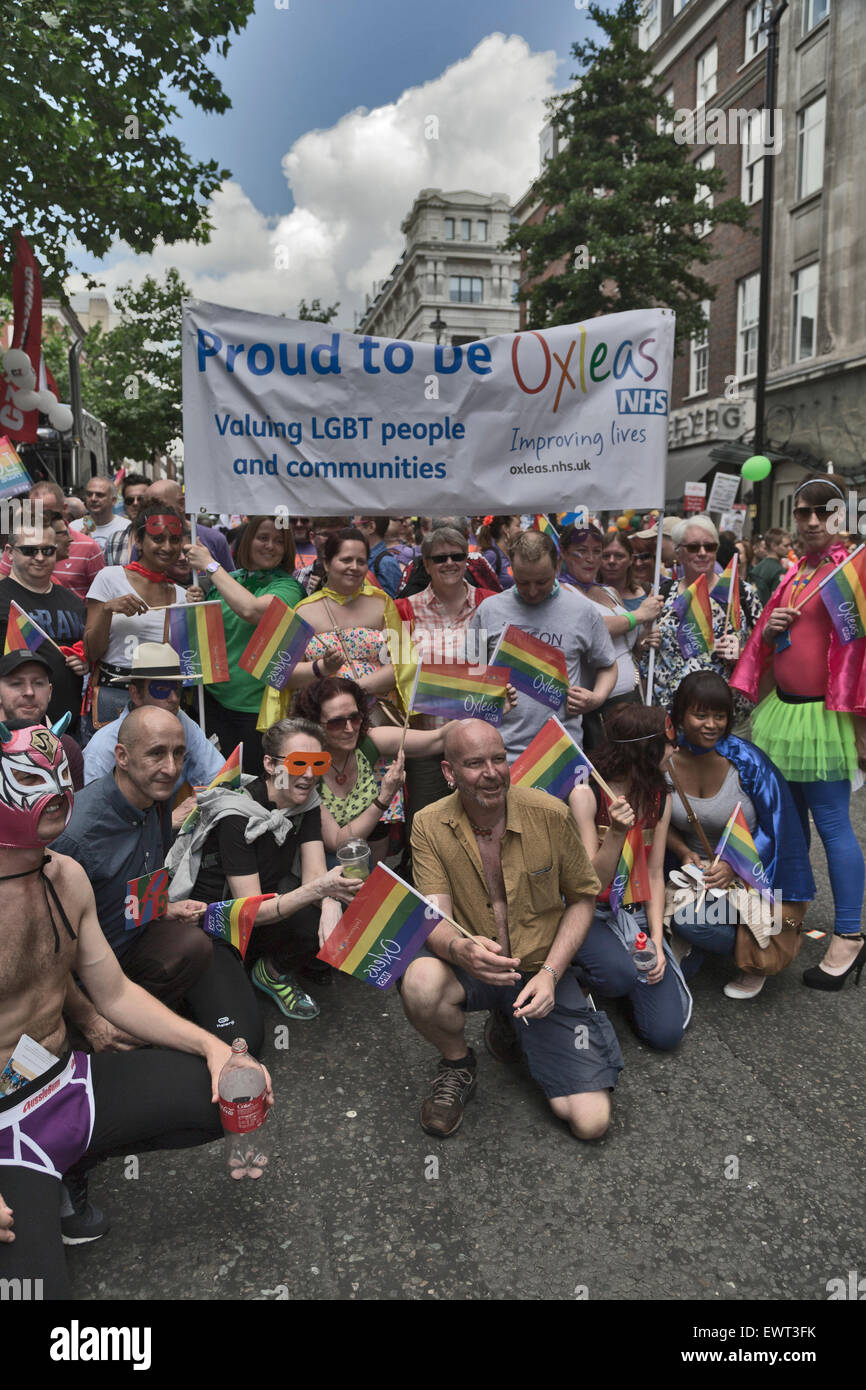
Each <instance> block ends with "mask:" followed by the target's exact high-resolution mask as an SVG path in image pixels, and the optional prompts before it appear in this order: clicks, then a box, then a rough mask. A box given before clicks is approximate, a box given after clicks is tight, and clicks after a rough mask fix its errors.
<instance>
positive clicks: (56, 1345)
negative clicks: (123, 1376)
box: [49, 1318, 151, 1371]
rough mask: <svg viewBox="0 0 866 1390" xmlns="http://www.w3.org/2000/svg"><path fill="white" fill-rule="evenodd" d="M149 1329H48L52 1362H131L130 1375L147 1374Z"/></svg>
mask: <svg viewBox="0 0 866 1390" xmlns="http://www.w3.org/2000/svg"><path fill="white" fill-rule="evenodd" d="M150 1345H151V1329H150V1328H149V1327H82V1326H81V1324H80V1323H79V1321H78V1319H77V1318H73V1320H72V1322H71V1323H70V1324H69V1326H68V1327H53V1328H52V1329H51V1347H50V1349H49V1355H50V1356H51V1360H52V1361H131V1362H132V1369H133V1370H134V1371H149V1370H150Z"/></svg>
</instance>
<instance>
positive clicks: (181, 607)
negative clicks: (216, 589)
mask: <svg viewBox="0 0 866 1390" xmlns="http://www.w3.org/2000/svg"><path fill="white" fill-rule="evenodd" d="M166 612H167V613H168V639H167V640H168V641H169V642H170V643H171V645H172V646H173V647H174V649H175V651H176V652H177V654H178V656H179V657H180V669H181V671H182V672H183V674H184V675H185V676H193V677H200V678H201V680H202V681H203V682H204V684H205V685H218V684H219V682H220V681H227V680H228V679H229V659H228V654H227V652H226V634H225V629H224V627H223V613H222V604H221V603H219V602H218V601H212V602H208V603H172V604H170V605H169V607H168V608H167V609H166Z"/></svg>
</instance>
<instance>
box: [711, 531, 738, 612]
mask: <svg viewBox="0 0 866 1390" xmlns="http://www.w3.org/2000/svg"><path fill="white" fill-rule="evenodd" d="M737 559H738V556H737V552H736V550H735V551H734V553H733V555H732V556H731V560H730V564H729V565H728V567H727V569H726V570H723V571H722V573H721V574H720V575H717V577H716V584H715V588H713V589H711V590H710V598H714V599H715V600H716V603H720V604H721V606H722V607H723V608H724V610H725V612H726V613H728V604H730V615H729V618H728V621H729V623H730V625H731V627H732V628H733V629H734V632H739V630H740V621H741V618H742V607H741V605H740V576H739V574H738V573H737Z"/></svg>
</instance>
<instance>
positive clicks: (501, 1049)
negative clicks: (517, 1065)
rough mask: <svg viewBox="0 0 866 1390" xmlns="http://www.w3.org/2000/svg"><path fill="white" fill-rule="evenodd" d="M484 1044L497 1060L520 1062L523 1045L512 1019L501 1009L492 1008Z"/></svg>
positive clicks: (485, 1029) (486, 1026)
mask: <svg viewBox="0 0 866 1390" xmlns="http://www.w3.org/2000/svg"><path fill="white" fill-rule="evenodd" d="M484 1044H485V1046H486V1048H487V1051H488V1052H489V1053H490V1056H491V1057H493V1058H494V1059H495V1061H497V1062H508V1063H511V1062H519V1061H520V1057H521V1047H520V1043H519V1042H518V1040H517V1037H516V1035H515V1032H514V1028H513V1026H512V1023H511V1019H510V1018H509V1017H508V1015H507V1014H503V1013H500V1011H499V1009H491V1010H490V1013H489V1014H488V1015H487V1022H486V1023H485V1025H484Z"/></svg>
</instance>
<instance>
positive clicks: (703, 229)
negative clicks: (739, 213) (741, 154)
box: [695, 150, 716, 236]
mask: <svg viewBox="0 0 866 1390" xmlns="http://www.w3.org/2000/svg"><path fill="white" fill-rule="evenodd" d="M715 163H716V152H715V150H707V152H706V154H702V155H701V156H700V158H699V159H696V160H695V168H696V169H712V168H714V167H715ZM695 202H696V203H698V204H699V205H700V206H701V207H705V208H711V207H712V206H713V195H712V193H711V192H710V189H709V188H708V187H707V185H706V184H705V183H699V184H698V185H697V187H696V189H695ZM712 230H713V224H712V223H711V222H709V221H704V222H696V223H695V236H707V235H708V234H709V233H710V232H711V231H712Z"/></svg>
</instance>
